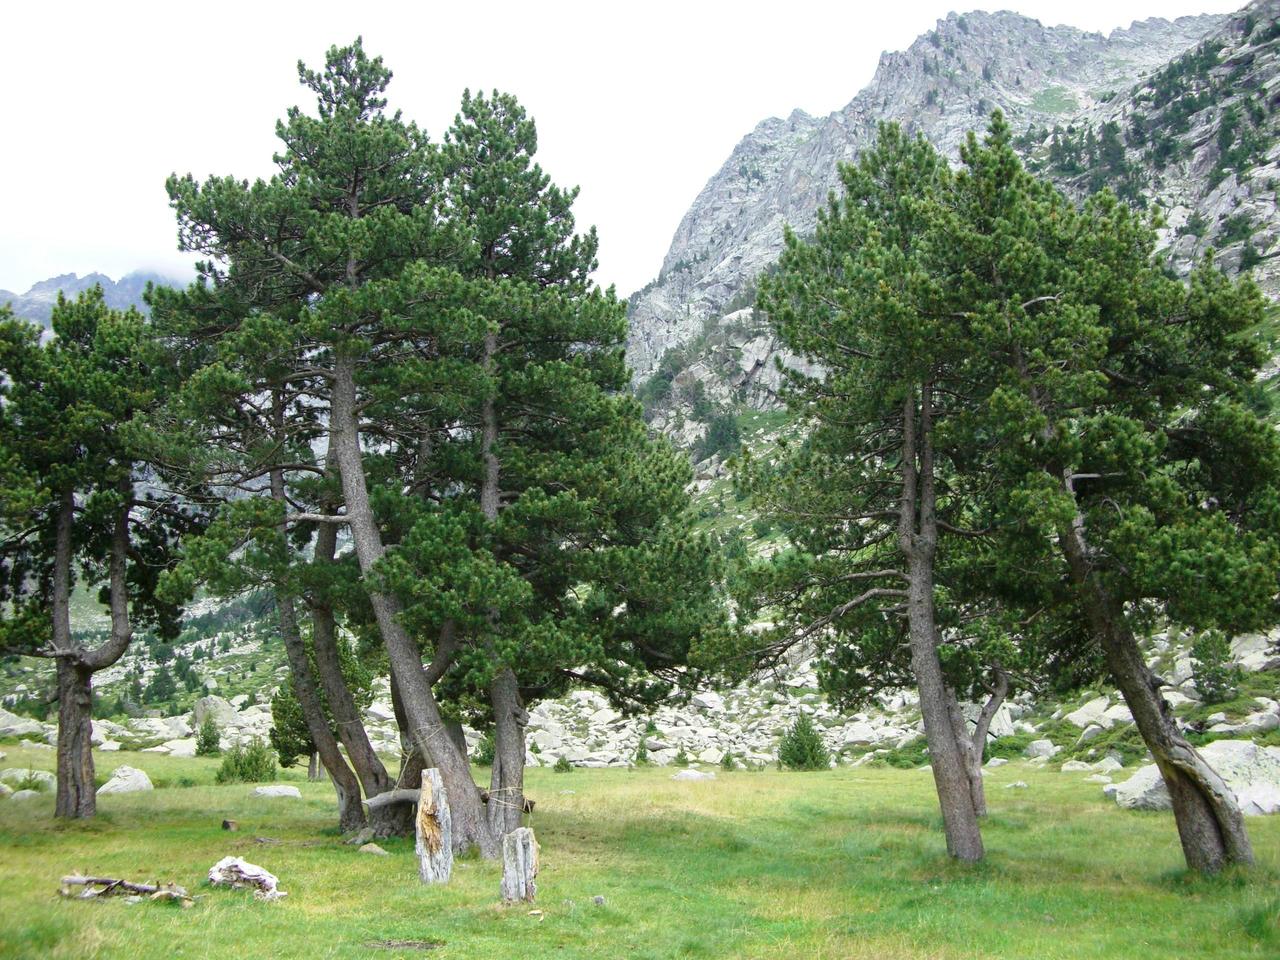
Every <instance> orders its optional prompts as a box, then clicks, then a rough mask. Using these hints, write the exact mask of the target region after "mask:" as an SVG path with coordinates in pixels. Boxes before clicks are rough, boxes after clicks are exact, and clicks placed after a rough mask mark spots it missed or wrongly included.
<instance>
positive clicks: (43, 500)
mask: <svg viewBox="0 0 1280 960" xmlns="http://www.w3.org/2000/svg"><path fill="white" fill-rule="evenodd" d="M52 333H53V335H52V336H51V337H49V338H48V339H42V336H41V334H42V331H41V329H40V328H39V327H38V326H36V325H34V324H30V323H27V322H25V321H22V320H16V319H14V318H13V317H12V315H11V313H10V312H9V310H8V308H0V605H4V606H6V608H7V610H8V611H9V612H8V614H7V615H6V617H5V618H4V620H3V621H0V651H4V652H7V653H25V654H29V655H35V656H45V657H51V658H53V659H54V660H55V662H56V664H57V678H58V679H57V685H58V686H57V689H58V744H57V749H58V757H57V759H58V789H57V800H56V805H55V813H56V815H57V816H59V817H91V816H93V815H94V813H95V809H96V804H95V790H96V786H95V784H94V773H93V769H94V767H93V754H92V751H91V749H90V723H91V719H92V698H93V694H92V678H93V674H94V673H96V672H98V671H100V670H103V669H105V668H106V667H108V666H110V665H111V664H113V663H115V662H116V661H117V660H119V658H120V657H121V656H122V655H123V654H124V652H125V650H126V648H127V647H128V646H129V643H130V641H131V639H132V636H133V631H134V629H135V628H136V627H137V626H139V625H148V626H152V627H154V629H155V632H156V634H157V635H158V636H160V637H161V638H162V639H168V638H172V637H173V636H174V635H176V632H177V620H178V614H179V608H178V605H177V602H176V601H177V600H180V599H181V596H177V597H171V598H169V599H162V598H161V597H160V596H159V595H158V594H157V585H158V578H159V576H160V574H161V573H162V572H163V571H165V570H166V569H167V568H169V567H170V566H171V565H172V563H173V562H174V560H175V555H174V554H175V551H174V546H175V540H176V538H177V536H178V535H180V534H181V533H182V532H183V531H184V530H186V529H189V528H191V527H192V526H193V525H195V524H196V521H197V519H198V518H197V517H195V516H194V515H193V514H192V512H191V511H190V510H188V509H186V508H179V507H175V506H174V505H173V504H172V503H170V502H168V501H167V499H166V498H165V497H164V496H163V495H162V492H161V489H160V485H159V484H160V483H161V482H162V481H163V479H164V478H163V476H161V475H157V474H156V472H155V470H154V467H155V462H154V460H152V459H151V457H152V454H153V452H154V451H152V450H151V445H150V443H149V436H150V431H149V429H148V425H147V422H148V417H149V416H150V415H151V414H152V413H153V412H154V410H155V408H156V407H157V406H158V403H159V400H160V398H161V397H162V396H163V395H164V393H165V391H166V389H168V388H172V387H173V386H174V385H175V384H176V382H177V379H176V378H177V374H176V371H175V370H174V368H173V365H172V363H171V360H170V358H169V357H168V356H167V355H166V353H165V351H164V349H163V346H162V345H161V344H160V343H159V342H158V341H157V339H156V338H155V337H154V336H153V335H152V333H151V331H150V329H149V328H148V326H147V324H146V322H145V321H144V320H143V318H142V317H141V315H139V314H138V313H137V312H136V311H134V310H129V311H126V312H120V311H115V310H111V309H109V308H108V307H107V306H106V304H105V302H104V301H103V296H102V291H101V289H100V288H94V289H93V290H90V291H87V292H85V293H83V294H81V295H80V296H79V297H78V298H77V299H76V300H75V301H69V300H66V299H65V298H62V297H59V300H58V303H57V304H56V306H55V307H54V311H53V317H52ZM144 481H145V486H144ZM77 579H81V580H82V582H84V583H85V584H86V585H88V586H96V587H98V588H99V594H98V596H99V599H100V600H101V601H102V602H103V603H104V604H105V605H107V606H108V607H109V609H110V614H111V627H110V631H109V634H108V636H107V638H106V639H105V640H104V641H103V642H102V643H100V644H99V645H97V646H96V647H91V646H89V645H88V644H87V643H86V642H85V640H84V638H83V637H81V636H79V635H77V634H76V633H73V631H72V629H71V619H70V598H71V592H72V589H73V587H74V586H75V584H76V582H77ZM169 682H170V684H172V678H170V680H169ZM172 693H173V692H172V690H171V689H170V690H169V691H168V693H167V696H172Z"/></svg>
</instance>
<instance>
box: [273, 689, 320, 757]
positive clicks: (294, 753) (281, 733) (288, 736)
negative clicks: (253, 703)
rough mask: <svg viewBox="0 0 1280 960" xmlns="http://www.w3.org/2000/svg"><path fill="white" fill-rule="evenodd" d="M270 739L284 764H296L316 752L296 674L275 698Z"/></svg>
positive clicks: (277, 692)
mask: <svg viewBox="0 0 1280 960" xmlns="http://www.w3.org/2000/svg"><path fill="white" fill-rule="evenodd" d="M267 740H268V742H269V743H270V744H271V747H272V749H273V750H275V752H276V756H277V757H278V758H279V760H280V766H282V767H292V766H293V765H294V764H295V763H297V762H298V761H299V760H300V759H306V758H308V757H310V756H311V754H313V753H314V752H315V749H316V746H315V743H314V741H312V739H311V729H310V728H309V727H308V726H307V721H306V718H305V717H304V716H303V715H302V704H300V703H299V702H298V695H297V693H296V692H295V691H294V688H293V679H292V677H291V678H290V681H289V682H288V683H282V684H281V685H280V689H279V690H277V691H276V692H275V695H274V696H273V697H272V698H271V729H270V730H269V731H268V732H267Z"/></svg>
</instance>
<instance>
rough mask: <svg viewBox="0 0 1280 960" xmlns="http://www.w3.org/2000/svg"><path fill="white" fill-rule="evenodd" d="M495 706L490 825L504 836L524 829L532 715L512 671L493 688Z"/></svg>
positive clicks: (507, 669)
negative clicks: (526, 758)
mask: <svg viewBox="0 0 1280 960" xmlns="http://www.w3.org/2000/svg"><path fill="white" fill-rule="evenodd" d="M489 702H490V703H491V704H492V706H493V770H492V771H491V773H490V781H489V802H488V813H489V825H490V827H491V828H492V829H493V831H494V833H496V834H497V835H498V836H503V835H505V834H508V833H510V832H511V831H512V830H515V829H517V828H518V827H519V826H520V823H521V819H522V816H521V815H522V814H523V812H524V751H525V744H524V729H525V727H526V726H528V723H529V714H528V712H527V711H526V710H525V709H524V704H523V703H521V700H520V688H519V685H518V684H517V682H516V676H515V674H514V673H513V672H512V671H511V668H510V667H503V668H502V669H501V670H499V671H498V673H497V674H496V675H495V676H494V678H493V680H492V681H491V682H490V684H489Z"/></svg>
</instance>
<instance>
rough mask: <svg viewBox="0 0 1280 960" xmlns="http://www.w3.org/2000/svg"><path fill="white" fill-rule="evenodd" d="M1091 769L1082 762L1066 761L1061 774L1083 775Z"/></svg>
mask: <svg viewBox="0 0 1280 960" xmlns="http://www.w3.org/2000/svg"><path fill="white" fill-rule="evenodd" d="M1092 769H1093V767H1092V766H1091V765H1090V764H1088V763H1085V762H1084V761H1083V760H1068V761H1067V762H1066V763H1064V764H1063V765H1062V772H1063V773H1083V772H1085V771H1086V770H1092Z"/></svg>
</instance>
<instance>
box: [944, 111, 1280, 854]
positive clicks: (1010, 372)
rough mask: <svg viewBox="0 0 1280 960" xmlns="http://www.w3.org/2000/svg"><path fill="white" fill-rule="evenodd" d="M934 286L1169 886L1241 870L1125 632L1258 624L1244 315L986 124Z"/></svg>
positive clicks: (1254, 306)
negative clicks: (1151, 804)
mask: <svg viewBox="0 0 1280 960" xmlns="http://www.w3.org/2000/svg"><path fill="white" fill-rule="evenodd" d="M963 160H964V169H963V170H962V171H961V172H960V173H959V174H958V176H957V183H956V204H957V212H958V216H957V219H956V223H957V225H958V226H957V229H956V230H954V231H953V233H952V236H951V244H950V246H949V247H948V248H947V253H948V259H947V261H946V262H945V263H944V264H943V269H942V271H940V275H945V276H947V277H948V279H949V282H950V283H952V284H953V286H954V289H955V290H956V293H957V296H958V298H959V299H960V301H962V302H963V303H964V304H965V307H964V316H965V318H966V320H967V322H969V323H970V324H971V325H972V326H973V327H974V328H975V329H976V330H979V331H980V336H981V338H982V339H983V340H984V341H985V342H986V343H987V344H988V349H987V350H986V351H985V355H986V357H987V358H988V361H989V363H990V365H991V369H990V370H989V371H988V374H987V375H989V376H991V377H993V378H996V379H998V381H999V386H998V388H997V389H996V390H995V392H994V393H993V395H992V400H991V402H990V403H989V404H988V405H987V406H986V407H985V408H984V413H985V423H984V425H983V426H982V428H981V430H980V431H979V433H980V434H981V435H982V436H984V437H985V438H986V441H987V444H988V447H987V450H988V452H987V455H986V456H985V457H984V460H983V462H984V464H985V472H986V475H987V478H988V481H989V484H990V486H989V496H990V497H991V499H992V510H993V512H996V513H1001V512H1002V513H1003V518H1002V520H1001V521H1000V525H1001V527H1002V528H1003V529H1004V530H1005V531H1006V532H1007V533H1008V535H1014V534H1015V533H1019V532H1020V533H1021V535H1022V536H1023V537H1024V543H1032V544H1035V545H1036V548H1037V549H1038V550H1039V554H1040V555H1039V557H1038V559H1037V561H1036V564H1037V566H1041V567H1045V568H1056V569H1057V570H1058V571H1059V576H1060V577H1061V579H1062V580H1063V582H1065V583H1068V584H1069V585H1070V588H1071V596H1070V598H1069V602H1071V603H1072V604H1074V605H1076V606H1077V608H1078V609H1079V610H1080V611H1081V612H1082V614H1083V619H1084V621H1085V623H1087V625H1088V628H1089V630H1090V632H1091V633H1092V635H1093V640H1094V641H1095V642H1096V643H1097V645H1098V646H1099V647H1100V649H1101V650H1102V652H1103V654H1104V656H1105V661H1106V665H1107V668H1108V670H1109V672H1110V674H1111V677H1112V679H1113V680H1114V681H1115V683H1116V685H1117V687H1119V689H1120V691H1121V693H1122V694H1123V695H1124V698H1125V701H1126V703H1127V704H1128V706H1129V709H1130V710H1131V712H1132V713H1133V717H1134V723H1135V725H1136V727H1137V729H1138V731H1139V732H1140V733H1141V734H1142V737H1143V740H1144V741H1145V743H1146V745H1147V747H1148V749H1149V750H1150V751H1151V754H1152V756H1153V757H1154V758H1155V761H1156V765H1157V766H1158V767H1159V769H1160V772H1161V775H1162V776H1163V777H1164V781H1165V784H1166V785H1167V786H1168V789H1169V795H1170V798H1171V800H1172V803H1173V811H1174V816H1175V819H1176V821H1177V826H1178V833H1179V836H1180V838H1181V841H1182V847H1183V852H1184V854H1185V856H1186V860H1187V864H1188V866H1190V867H1192V868H1193V869H1197V870H1201V871H1206V872H1212V871H1215V870H1218V869H1219V868H1221V867H1223V866H1224V865H1227V864H1230V863H1250V862H1251V861H1252V859H1253V853H1252V850H1251V846H1250V843H1249V838H1248V836H1247V834H1246V832H1245V828H1244V822H1243V819H1242V817H1241V814H1240V809H1239V806H1238V804H1237V802H1236V798H1235V796H1234V794H1233V793H1232V791H1231V790H1230V788H1229V787H1228V786H1227V785H1226V784H1225V783H1224V782H1223V780H1222V779H1221V777H1219V776H1218V775H1217V774H1216V773H1215V772H1214V771H1213V770H1212V769H1211V768H1210V767H1209V765H1208V764H1207V763H1206V762H1205V761H1204V759H1203V758H1202V757H1201V756H1200V754H1199V752H1198V751H1197V750H1196V749H1195V747H1194V746H1192V745H1191V744H1190V743H1189V742H1188V741H1187V739H1186V737H1184V736H1183V734H1182V732H1181V731H1180V730H1179V728H1178V726H1177V724H1176V722H1175V720H1174V717H1173V715H1172V713H1171V712H1170V710H1169V706H1168V704H1167V702H1166V701H1165V700H1164V698H1163V697H1162V696H1161V688H1162V687H1163V686H1164V685H1165V681H1163V680H1162V679H1161V678H1160V677H1158V676H1157V675H1156V674H1155V673H1154V672H1153V671H1152V670H1151V668H1150V667H1149V666H1148V664H1147V662H1146V660H1145V659H1144V657H1143V654H1142V649H1141V647H1140V646H1139V643H1138V640H1137V632H1138V629H1139V627H1138V626H1137V623H1136V619H1137V618H1138V617H1142V616H1148V617H1149V616H1150V615H1152V614H1155V615H1158V616H1161V617H1163V618H1165V619H1166V620H1167V621H1169V622H1172V623H1175V624H1180V625H1184V626H1188V627H1191V628H1193V629H1197V630H1221V631H1224V632H1226V633H1235V632H1240V631H1245V630H1258V629H1263V628H1265V627H1267V626H1269V625H1271V624H1274V623H1275V622H1276V620H1277V616H1278V613H1280V611H1278V609H1277V604H1276V594H1277V586H1278V584H1277V571H1278V570H1280V441H1278V440H1277V437H1276V433H1275V430H1274V429H1273V428H1272V427H1271V426H1270V425H1268V424H1267V423H1266V422H1264V421H1263V420H1261V419H1260V418H1259V417H1258V415H1257V414H1256V413H1255V412H1254V410H1253V409H1252V407H1251V405H1250V402H1249V400H1250V396H1251V385H1252V382H1253V379H1254V376H1255V373H1256V371H1257V369H1258V366H1259V364H1260V362H1261V360H1262V357H1261V355H1260V353H1259V350H1258V347H1257V346H1256V345H1255V343H1254V341H1253V340H1251V339H1250V338H1249V337H1247V336H1245V333H1246V331H1247V330H1248V329H1249V328H1250V327H1251V326H1253V325H1254V324H1256V323H1258V322H1259V321H1260V320H1261V318H1262V308H1263V301H1262V298H1261V295H1260V293H1259V291H1258V289H1257V288H1256V287H1255V286H1254V285H1253V283H1252V282H1251V281H1249V280H1248V279H1247V278H1243V279H1240V280H1237V281H1234V282H1233V281H1230V280H1228V279H1227V278H1226V277H1225V276H1224V275H1223V274H1222V272H1221V271H1220V270H1218V269H1216V268H1215V267H1214V266H1213V264H1212V262H1211V261H1209V262H1205V263H1203V264H1201V265H1200V266H1198V267H1197V268H1196V269H1195V270H1194V271H1193V272H1192V274H1191V276H1190V277H1189V278H1188V279H1187V280H1185V281H1179V280H1175V279H1172V278H1170V276H1169V275H1168V273H1167V272H1166V270H1165V269H1164V268H1163V265H1162V263H1161V261H1160V259H1159V258H1158V257H1157V256H1156V255H1155V242H1156V239H1155V233H1154V231H1153V230H1152V229H1151V227H1150V226H1149V225H1148V224H1146V223H1145V222H1143V220H1142V219H1141V218H1140V217H1139V216H1138V215H1137V214H1135V213H1134V212H1132V211H1131V210H1129V209H1128V208H1127V207H1125V206H1124V205H1123V204H1120V203H1119V202H1117V201H1116V200H1115V198H1114V197H1112V196H1110V195H1109V194H1106V193H1104V194H1101V195H1099V196H1096V197H1094V198H1093V199H1091V200H1090V201H1089V202H1088V203H1086V204H1085V206H1084V207H1083V209H1076V208H1075V207H1073V206H1072V205H1071V204H1070V203H1069V202H1068V201H1066V200H1065V199H1064V198H1063V197H1062V196H1061V195H1059V194H1058V193H1057V191H1056V190H1054V189H1053V188H1052V187H1051V186H1049V185H1048V184H1045V183H1042V182H1038V181H1036V180H1035V179H1034V178H1032V177H1031V176H1029V175H1028V174H1027V173H1026V172H1025V171H1024V170H1023V169H1022V167H1021V164H1020V163H1019V161H1018V158H1017V156H1016V155H1015V154H1014V152H1013V150H1012V148H1011V145H1010V135H1009V128H1008V125H1007V124H1006V123H1005V122H1004V120H1003V118H1001V117H1000V116H999V115H997V116H996V118H995V119H994V121H993V123H992V126H991V129H990V132H989V134H988V136H987V138H986V140H985V142H983V143H981V144H980V143H979V142H978V141H977V140H976V139H974V138H972V137H971V138H970V140H969V142H968V144H967V146H966V147H965V148H964V151H963Z"/></svg>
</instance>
